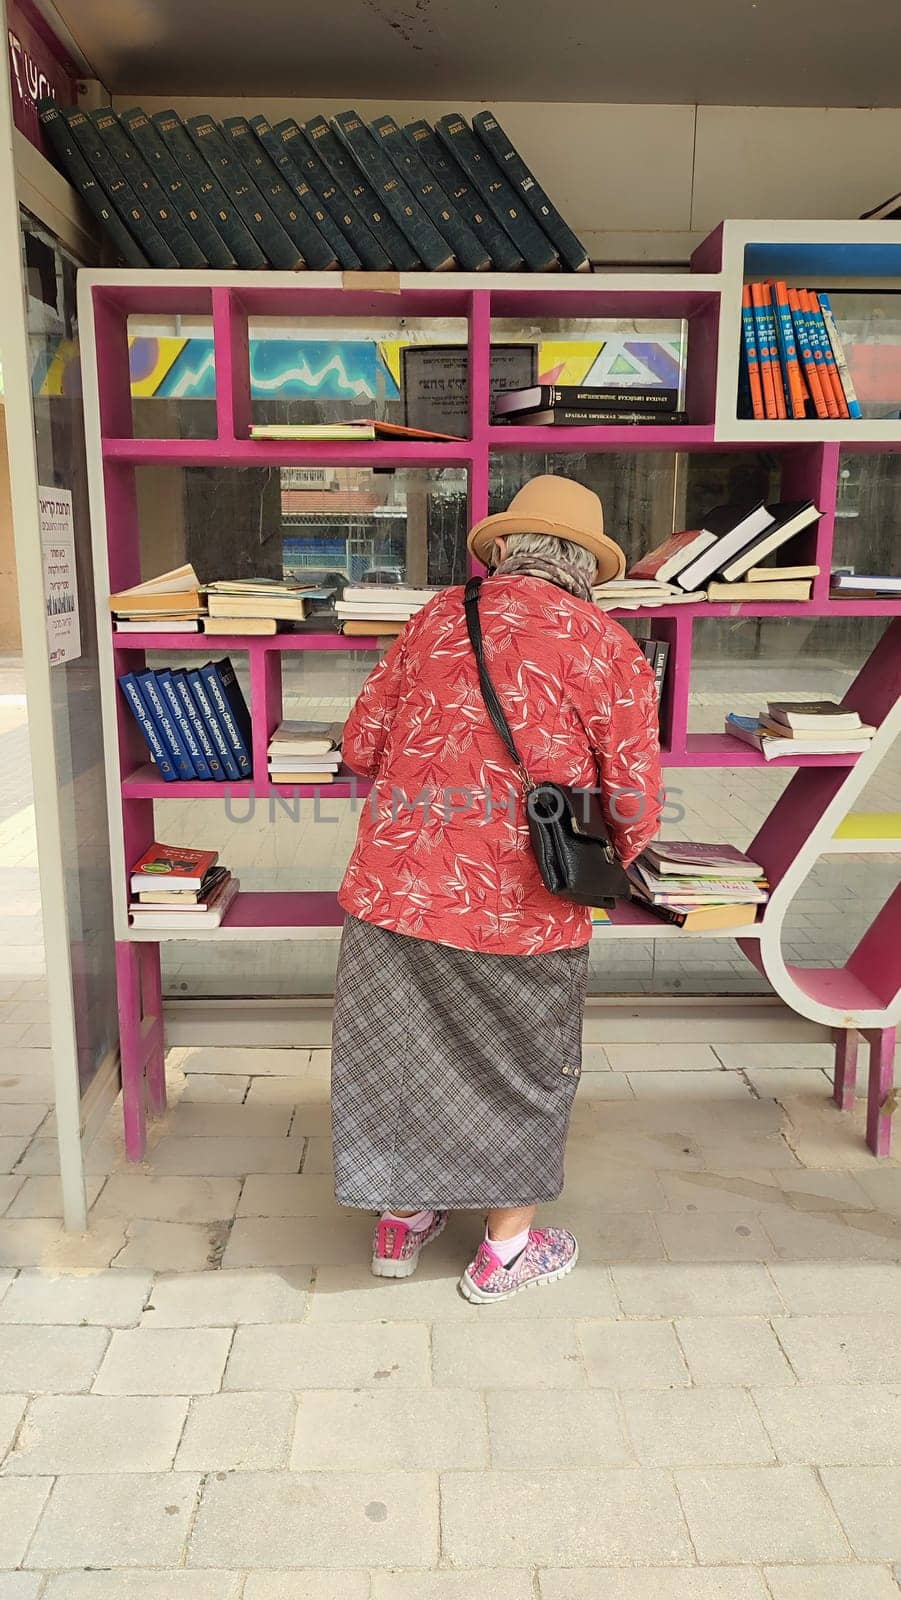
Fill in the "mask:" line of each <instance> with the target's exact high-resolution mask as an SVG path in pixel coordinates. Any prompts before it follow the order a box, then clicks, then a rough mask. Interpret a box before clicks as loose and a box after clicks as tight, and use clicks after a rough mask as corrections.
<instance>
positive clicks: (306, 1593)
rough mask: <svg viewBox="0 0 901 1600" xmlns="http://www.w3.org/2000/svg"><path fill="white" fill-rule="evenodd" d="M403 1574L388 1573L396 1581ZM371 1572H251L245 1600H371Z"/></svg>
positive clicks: (245, 1587)
mask: <svg viewBox="0 0 901 1600" xmlns="http://www.w3.org/2000/svg"><path fill="white" fill-rule="evenodd" d="M399 1576H400V1574H398V1573H394V1572H390V1573H388V1580H389V1582H392V1581H393V1580H394V1579H395V1578H396V1577H399ZM369 1585H370V1578H369V1573H368V1572H364V1571H362V1569H361V1568H359V1567H355V1568H354V1570H353V1571H343V1572H342V1571H335V1572H323V1571H319V1572H311V1571H309V1570H307V1571H304V1572H300V1571H297V1572H249V1573H248V1574H247V1578H246V1581H245V1584H244V1597H243V1600H370V1587H369Z"/></svg>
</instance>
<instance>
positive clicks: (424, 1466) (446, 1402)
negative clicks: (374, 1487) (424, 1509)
mask: <svg viewBox="0 0 901 1600" xmlns="http://www.w3.org/2000/svg"><path fill="white" fill-rule="evenodd" d="M290 1465H291V1470H292V1471H294V1472H308V1471H318V1470H330V1469H333V1468H334V1469H338V1470H340V1471H347V1472H376V1471H380V1470H382V1469H385V1470H387V1471H389V1472H391V1471H400V1470H408V1471H411V1472H437V1471H443V1470H446V1469H449V1468H452V1467H459V1468H469V1467H473V1468H475V1467H487V1466H488V1428H487V1424H486V1419H485V1407H484V1405H483V1403H482V1398H481V1396H480V1395H479V1394H476V1393H474V1392H473V1390H472V1389H471V1388H470V1389H404V1390H400V1391H398V1390H395V1391H393V1392H391V1393H387V1392H386V1391H385V1390H382V1389H354V1390H353V1391H351V1390H348V1389H314V1390H312V1391H309V1392H307V1393H303V1394H300V1395H299V1396H298V1402H297V1423H296V1427H295V1432H294V1445H293V1448H292V1451H291V1463H290Z"/></svg>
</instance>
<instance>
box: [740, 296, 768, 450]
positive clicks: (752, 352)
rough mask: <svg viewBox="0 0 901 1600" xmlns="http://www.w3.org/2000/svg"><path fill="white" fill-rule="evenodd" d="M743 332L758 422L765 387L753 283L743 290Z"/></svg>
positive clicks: (761, 418)
mask: <svg viewBox="0 0 901 1600" xmlns="http://www.w3.org/2000/svg"><path fill="white" fill-rule="evenodd" d="M741 334H742V339H743V341H744V350H745V366H746V368H747V373H748V387H749V389H750V391H751V413H752V415H753V417H754V420H755V421H756V422H760V421H762V420H763V415H764V411H763V388H762V386H761V382H760V356H759V353H758V350H757V330H756V329H755V327H754V307H753V305H752V303H751V285H750V284H749V283H746V284H745V286H744V288H743V289H742V291H741Z"/></svg>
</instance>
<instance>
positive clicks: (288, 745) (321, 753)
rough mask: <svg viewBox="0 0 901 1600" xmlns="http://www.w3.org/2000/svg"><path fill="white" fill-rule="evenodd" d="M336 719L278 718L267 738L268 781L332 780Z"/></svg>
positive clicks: (339, 729)
mask: <svg viewBox="0 0 901 1600" xmlns="http://www.w3.org/2000/svg"><path fill="white" fill-rule="evenodd" d="M343 732H344V728H343V725H342V724H341V723H340V722H280V723H279V725H278V727H277V728H276V730H275V732H274V734H273V735H272V738H271V739H270V741H269V748H268V751H267V763H268V767H269V782H270V783H290V784H299V783H315V784H325V783H334V781H335V775H336V773H337V771H338V768H339V767H340V765H341V736H342V734H343Z"/></svg>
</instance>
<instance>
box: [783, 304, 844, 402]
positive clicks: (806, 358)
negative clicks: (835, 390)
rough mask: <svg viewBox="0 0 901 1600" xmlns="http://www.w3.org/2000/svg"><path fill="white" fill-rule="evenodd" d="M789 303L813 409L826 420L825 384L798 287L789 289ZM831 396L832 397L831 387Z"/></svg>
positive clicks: (799, 356)
mask: <svg viewBox="0 0 901 1600" xmlns="http://www.w3.org/2000/svg"><path fill="white" fill-rule="evenodd" d="M788 304H789V307H790V309H791V314H792V322H793V324H794V329H795V339H796V340H797V346H798V359H799V360H800V362H801V366H802V368H803V369H804V376H805V378H806V379H807V387H808V389H809V390H810V398H811V400H812V401H813V409H814V411H815V412H816V414H817V416H818V417H820V418H821V419H822V420H823V421H825V420H826V419H827V417H828V416H829V408H828V406H827V404H826V397H825V395H824V394H823V386H822V384H821V382H820V374H819V369H818V367H817V364H816V361H815V360H814V356H813V349H812V347H811V343H810V334H809V332H808V327H807V316H806V314H805V312H804V308H803V306H802V305H801V300H800V295H799V291H798V290H797V289H789V291H788ZM829 397H830V399H832V391H831V388H830V392H829ZM832 404H833V405H835V401H834V400H832Z"/></svg>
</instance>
